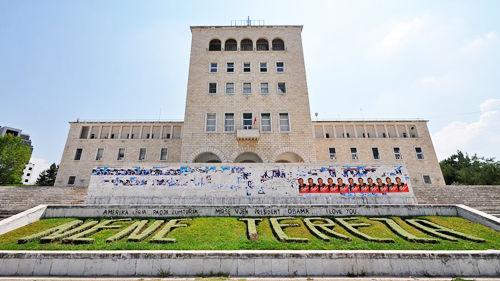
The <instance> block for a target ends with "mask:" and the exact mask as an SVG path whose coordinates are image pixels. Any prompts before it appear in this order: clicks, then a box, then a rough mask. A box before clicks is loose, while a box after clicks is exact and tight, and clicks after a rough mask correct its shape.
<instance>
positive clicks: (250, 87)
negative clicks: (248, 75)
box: [243, 82, 252, 94]
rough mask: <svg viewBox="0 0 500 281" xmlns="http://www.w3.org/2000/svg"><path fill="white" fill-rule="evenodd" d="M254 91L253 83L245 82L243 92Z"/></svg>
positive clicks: (249, 92)
mask: <svg viewBox="0 0 500 281" xmlns="http://www.w3.org/2000/svg"><path fill="white" fill-rule="evenodd" d="M251 93H252V83H247V82H245V83H243V94H251Z"/></svg>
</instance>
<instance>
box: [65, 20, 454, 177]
mask: <svg viewBox="0 0 500 281" xmlns="http://www.w3.org/2000/svg"><path fill="white" fill-rule="evenodd" d="M301 31H302V26H251V25H249V26H193V27H191V32H192V43H191V56H190V64H189V77H188V85H187V96H186V109H185V117H184V120H183V121H151V122H100V121H85V122H81V121H77V122H70V130H69V134H68V139H67V142H66V146H65V148H64V152H63V155H62V159H61V163H60V168H59V173H58V176H57V180H56V185H76V186H86V185H88V182H89V178H90V172H91V170H92V168H94V167H96V166H121V167H135V166H154V165H155V166H161V165H166V163H179V162H181V163H220V162H223V163H224V162H228V163H229V162H231V163H233V162H234V163H255V162H257V163H258V162H264V163H273V162H280V163H281V162H304V163H332V164H349V165H360V164H368V163H376V164H391V165H392V164H402V165H406V167H407V169H408V171H409V173H410V175H411V180H412V183H413V184H414V185H424V184H433V185H443V184H444V180H443V176H442V174H441V170H440V168H439V164H438V160H437V158H436V154H435V151H434V148H433V145H432V140H431V138H430V134H429V132H428V129H427V121H424V120H370V121H365V120H363V121H361V120H358V121H338V120H337V121H335V120H332V121H312V120H311V113H310V107H309V93H308V90H307V81H306V72H305V64H304V56H303V50H302V39H301Z"/></svg>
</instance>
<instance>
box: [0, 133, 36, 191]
mask: <svg viewBox="0 0 500 281" xmlns="http://www.w3.org/2000/svg"><path fill="white" fill-rule="evenodd" d="M30 157H31V148H30V147H29V145H27V144H26V143H24V142H23V140H22V139H21V138H20V137H15V136H13V135H10V134H6V135H5V136H3V137H0V184H19V183H20V182H21V178H22V176H23V170H24V167H25V166H26V164H27V163H28V161H29V160H30Z"/></svg>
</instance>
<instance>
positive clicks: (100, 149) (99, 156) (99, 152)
mask: <svg viewBox="0 0 500 281" xmlns="http://www.w3.org/2000/svg"><path fill="white" fill-rule="evenodd" d="M103 154H104V148H98V149H97V154H96V156H95V160H97V161H99V160H102V155H103Z"/></svg>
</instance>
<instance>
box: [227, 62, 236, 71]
mask: <svg viewBox="0 0 500 281" xmlns="http://www.w3.org/2000/svg"><path fill="white" fill-rule="evenodd" d="M226 72H229V73H233V72H234V62H228V63H227V64H226Z"/></svg>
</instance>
